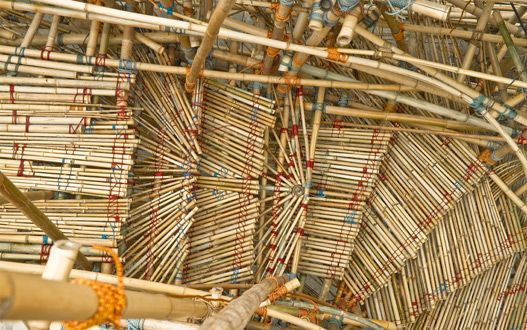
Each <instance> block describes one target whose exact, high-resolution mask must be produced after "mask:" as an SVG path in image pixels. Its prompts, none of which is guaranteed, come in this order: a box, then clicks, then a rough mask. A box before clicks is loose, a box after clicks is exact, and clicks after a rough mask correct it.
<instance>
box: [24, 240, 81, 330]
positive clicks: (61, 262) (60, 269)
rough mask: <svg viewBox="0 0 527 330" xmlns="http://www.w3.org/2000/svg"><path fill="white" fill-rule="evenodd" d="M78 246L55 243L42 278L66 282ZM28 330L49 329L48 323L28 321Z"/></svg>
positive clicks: (76, 244) (61, 242)
mask: <svg viewBox="0 0 527 330" xmlns="http://www.w3.org/2000/svg"><path fill="white" fill-rule="evenodd" d="M79 248H80V245H79V244H78V243H75V242H71V241H58V242H55V244H54V245H53V247H52V248H51V252H50V256H49V260H48V262H47V264H46V267H45V268H44V272H43V273H42V278H43V279H45V280H53V281H66V280H67V279H68V277H69V274H70V272H71V270H72V268H73V265H74V263H75V259H77V254H78V252H79ZM28 325H29V328H30V329H45V330H47V329H49V326H50V322H46V321H30V322H28Z"/></svg>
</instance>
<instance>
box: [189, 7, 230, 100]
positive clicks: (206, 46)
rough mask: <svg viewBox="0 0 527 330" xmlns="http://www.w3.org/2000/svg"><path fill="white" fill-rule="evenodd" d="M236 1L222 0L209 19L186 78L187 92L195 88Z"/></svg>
mask: <svg viewBox="0 0 527 330" xmlns="http://www.w3.org/2000/svg"><path fill="white" fill-rule="evenodd" d="M235 2H236V1H235V0H220V2H219V3H218V6H217V7H216V8H215V9H214V12H213V13H212V16H211V18H210V20H209V24H208V25H207V30H206V31H205V33H204V36H203V39H202V40H201V45H200V46H199V48H198V51H197V52H196V55H195V56H194V60H193V61H192V66H191V67H190V71H189V73H188V74H187V77H186V79H185V89H186V91H187V92H192V91H193V90H194V87H195V86H196V81H197V80H198V77H199V72H200V71H201V70H202V67H203V64H204V63H205V59H206V58H207V56H208V55H209V52H210V50H211V49H212V46H213V44H214V40H216V36H217V35H218V32H219V31H220V27H221V24H222V23H223V20H224V19H225V17H227V15H228V14H229V11H230V10H231V8H232V6H233V5H234V3H235Z"/></svg>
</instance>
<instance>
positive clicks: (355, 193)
mask: <svg viewBox="0 0 527 330" xmlns="http://www.w3.org/2000/svg"><path fill="white" fill-rule="evenodd" d="M390 137H391V134H389V133H387V132H382V131H377V130H363V129H348V128H344V127H341V126H339V121H338V120H337V121H335V122H334V124H333V126H332V127H331V128H321V129H320V131H319V132H318V139H317V149H316V151H315V155H316V156H315V159H316V161H315V166H314V169H313V172H314V173H313V190H314V192H313V193H312V194H313V195H314V196H313V197H312V198H311V199H310V203H311V204H310V208H309V210H308V214H307V222H306V227H305V234H306V238H305V242H304V246H303V250H302V251H301V254H302V256H301V259H300V264H299V269H300V270H301V271H302V272H304V273H307V274H314V275H318V276H322V277H328V278H340V277H341V276H342V275H343V273H344V269H345V268H346V267H347V264H348V260H349V256H350V254H351V250H352V248H353V244H354V240H355V237H356V236H357V234H358V232H359V228H360V223H361V219H362V208H363V205H364V203H365V202H366V200H367V199H368V198H369V196H370V194H371V191H372V187H373V183H374V180H375V178H376V176H377V173H378V168H379V166H380V163H381V160H382V158H383V156H384V153H385V152H386V150H387V147H388V142H389V140H390Z"/></svg>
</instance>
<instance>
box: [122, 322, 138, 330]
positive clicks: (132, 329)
mask: <svg viewBox="0 0 527 330" xmlns="http://www.w3.org/2000/svg"><path fill="white" fill-rule="evenodd" d="M126 330H142V327H141V320H126Z"/></svg>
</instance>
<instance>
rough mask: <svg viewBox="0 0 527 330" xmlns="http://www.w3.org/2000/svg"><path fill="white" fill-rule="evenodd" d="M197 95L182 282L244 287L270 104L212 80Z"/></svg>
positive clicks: (251, 256) (249, 273)
mask: <svg viewBox="0 0 527 330" xmlns="http://www.w3.org/2000/svg"><path fill="white" fill-rule="evenodd" d="M197 88H199V89H201V88H200V87H199V86H198V87H197ZM201 93H203V94H202V97H201V99H202V103H201V104H196V106H197V108H200V109H201V113H202V117H201V118H200V119H199V122H200V130H201V134H200V135H199V137H198V138H199V142H200V147H201V150H202V154H201V157H200V161H199V164H198V171H199V177H198V179H197V189H196V191H195V196H196V200H197V206H198V212H197V213H196V215H195V216H194V225H193V226H192V228H191V229H190V232H189V240H190V252H189V255H188V257H187V260H186V263H185V272H184V277H185V281H187V282H190V283H221V282H233V283H236V282H242V281H247V280H250V279H252V278H253V269H252V265H253V263H254V243H253V237H254V233H255V229H256V225H257V222H258V218H259V205H260V204H259V201H258V199H257V197H258V193H259V190H260V187H259V183H258V178H259V176H260V175H261V174H262V173H263V170H264V166H266V164H265V162H264V156H263V155H264V150H265V141H264V130H265V129H266V128H269V127H273V126H274V116H273V114H274V111H275V110H274V102H273V101H272V100H270V99H267V98H265V97H260V96H258V95H254V94H252V93H249V92H247V91H244V90H242V89H240V88H236V87H232V86H230V85H226V84H222V83H218V82H214V81H212V80H206V81H204V83H203V87H202V89H201Z"/></svg>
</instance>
